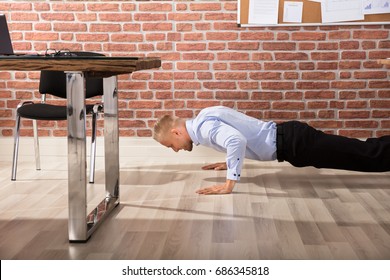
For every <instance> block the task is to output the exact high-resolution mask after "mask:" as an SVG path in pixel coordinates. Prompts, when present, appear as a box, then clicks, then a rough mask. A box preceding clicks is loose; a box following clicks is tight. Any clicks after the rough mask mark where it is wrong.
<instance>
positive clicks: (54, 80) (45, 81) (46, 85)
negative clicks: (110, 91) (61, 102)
mask: <svg viewBox="0 0 390 280" xmlns="http://www.w3.org/2000/svg"><path fill="white" fill-rule="evenodd" d="M70 53H71V55H72V56H104V55H103V54H100V53H95V52H70ZM56 55H59V56H61V55H69V52H65V53H63V54H62V53H58V54H56ZM39 92H40V93H41V94H51V95H54V96H57V97H61V98H66V74H65V73H64V72H63V71H49V70H42V71H41V77H40V80H39ZM98 95H103V78H86V98H90V97H94V96H98Z"/></svg>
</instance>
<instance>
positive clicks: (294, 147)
mask: <svg viewBox="0 0 390 280" xmlns="http://www.w3.org/2000/svg"><path fill="white" fill-rule="evenodd" d="M277 131H278V132H277V140H276V144H277V158H278V161H284V160H285V161H288V162H289V163H291V164H292V165H294V166H297V167H303V166H314V167H317V168H333V169H344V170H354V171H365V172H384V171H390V136H383V137H380V138H369V139H367V140H366V141H361V140H358V139H354V138H348V137H344V136H338V135H331V134H326V133H324V132H322V131H319V130H316V129H314V128H313V127H311V126H309V125H307V124H305V123H301V122H298V121H289V122H285V123H282V124H278V125H277Z"/></svg>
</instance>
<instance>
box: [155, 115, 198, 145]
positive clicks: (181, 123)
mask: <svg viewBox="0 0 390 280" xmlns="http://www.w3.org/2000/svg"><path fill="white" fill-rule="evenodd" d="M153 139H154V140H156V141H157V142H159V143H160V144H161V145H164V146H165V147H168V148H171V149H172V150H174V151H175V152H178V151H180V150H186V151H192V140H191V137H190V136H189V134H188V132H187V128H186V123H185V120H184V119H181V118H177V117H173V116H170V115H165V116H163V117H162V118H160V119H159V120H158V121H157V123H156V124H155V126H154V133H153Z"/></svg>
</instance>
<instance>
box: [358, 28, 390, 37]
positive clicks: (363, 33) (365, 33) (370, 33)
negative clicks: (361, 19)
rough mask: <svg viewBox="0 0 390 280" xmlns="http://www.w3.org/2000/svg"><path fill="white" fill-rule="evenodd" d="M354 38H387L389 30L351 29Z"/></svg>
mask: <svg viewBox="0 0 390 280" xmlns="http://www.w3.org/2000/svg"><path fill="white" fill-rule="evenodd" d="M353 38H354V39H388V38H389V31H385V30H383V31H382V30H355V31H353Z"/></svg>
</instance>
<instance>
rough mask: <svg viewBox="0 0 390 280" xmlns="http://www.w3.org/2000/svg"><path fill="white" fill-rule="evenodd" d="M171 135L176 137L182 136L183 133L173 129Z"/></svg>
mask: <svg viewBox="0 0 390 280" xmlns="http://www.w3.org/2000/svg"><path fill="white" fill-rule="evenodd" d="M171 133H172V134H173V135H175V136H179V135H180V134H181V131H180V130H179V129H177V128H172V129H171Z"/></svg>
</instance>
